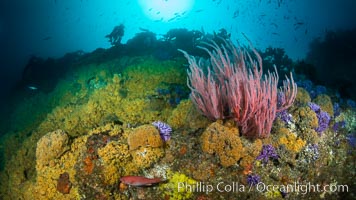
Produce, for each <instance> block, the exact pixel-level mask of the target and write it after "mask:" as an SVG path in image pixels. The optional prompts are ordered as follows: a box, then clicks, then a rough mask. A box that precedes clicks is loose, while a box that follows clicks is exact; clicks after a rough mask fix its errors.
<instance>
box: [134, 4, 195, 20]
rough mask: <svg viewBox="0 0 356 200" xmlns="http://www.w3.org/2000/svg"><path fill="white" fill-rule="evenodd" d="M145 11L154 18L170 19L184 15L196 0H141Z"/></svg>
mask: <svg viewBox="0 0 356 200" xmlns="http://www.w3.org/2000/svg"><path fill="white" fill-rule="evenodd" d="M139 2H140V5H141V7H142V10H143V12H144V13H145V14H146V16H147V17H149V18H150V19H152V20H162V21H170V20H173V19H175V18H178V17H182V16H184V15H185V14H186V13H187V12H189V10H190V9H191V8H192V6H193V3H194V0H139Z"/></svg>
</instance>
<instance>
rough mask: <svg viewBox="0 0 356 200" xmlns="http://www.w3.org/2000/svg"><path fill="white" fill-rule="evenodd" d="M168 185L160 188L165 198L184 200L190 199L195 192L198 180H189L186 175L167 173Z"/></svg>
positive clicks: (165, 184) (162, 185)
mask: <svg viewBox="0 0 356 200" xmlns="http://www.w3.org/2000/svg"><path fill="white" fill-rule="evenodd" d="M167 180H168V182H167V183H163V184H161V185H160V186H159V190H161V191H162V192H163V196H164V197H165V198H169V199H175V200H184V199H190V198H191V197H192V195H193V192H194V187H195V185H196V183H197V181H196V180H194V179H192V178H189V177H188V176H186V175H185V174H182V173H179V172H172V171H168V172H167Z"/></svg>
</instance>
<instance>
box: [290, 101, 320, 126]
mask: <svg viewBox="0 0 356 200" xmlns="http://www.w3.org/2000/svg"><path fill="white" fill-rule="evenodd" d="M292 115H293V119H294V120H295V122H296V123H297V124H299V126H300V129H301V130H303V129H315V128H317V127H318V125H319V122H318V117H317V115H316V113H315V112H314V111H313V110H312V109H310V108H309V106H303V107H298V108H297V109H296V110H295V111H294V112H293V114H292Z"/></svg>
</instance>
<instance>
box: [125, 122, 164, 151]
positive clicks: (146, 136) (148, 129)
mask: <svg viewBox="0 0 356 200" xmlns="http://www.w3.org/2000/svg"><path fill="white" fill-rule="evenodd" d="M127 142H128V144H129V147H130V150H136V149H138V148H139V147H153V148H157V147H161V146H163V141H162V139H161V136H160V134H159V132H158V130H157V129H156V127H154V126H153V125H142V126H139V127H137V128H135V129H134V130H133V131H132V132H131V133H129V136H128V138H127Z"/></svg>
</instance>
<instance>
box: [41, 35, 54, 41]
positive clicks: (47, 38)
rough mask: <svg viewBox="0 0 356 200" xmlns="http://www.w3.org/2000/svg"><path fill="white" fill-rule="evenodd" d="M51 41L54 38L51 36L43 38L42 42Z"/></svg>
mask: <svg viewBox="0 0 356 200" xmlns="http://www.w3.org/2000/svg"><path fill="white" fill-rule="evenodd" d="M50 39H52V37H51V36H47V37H45V38H43V39H42V40H50Z"/></svg>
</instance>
